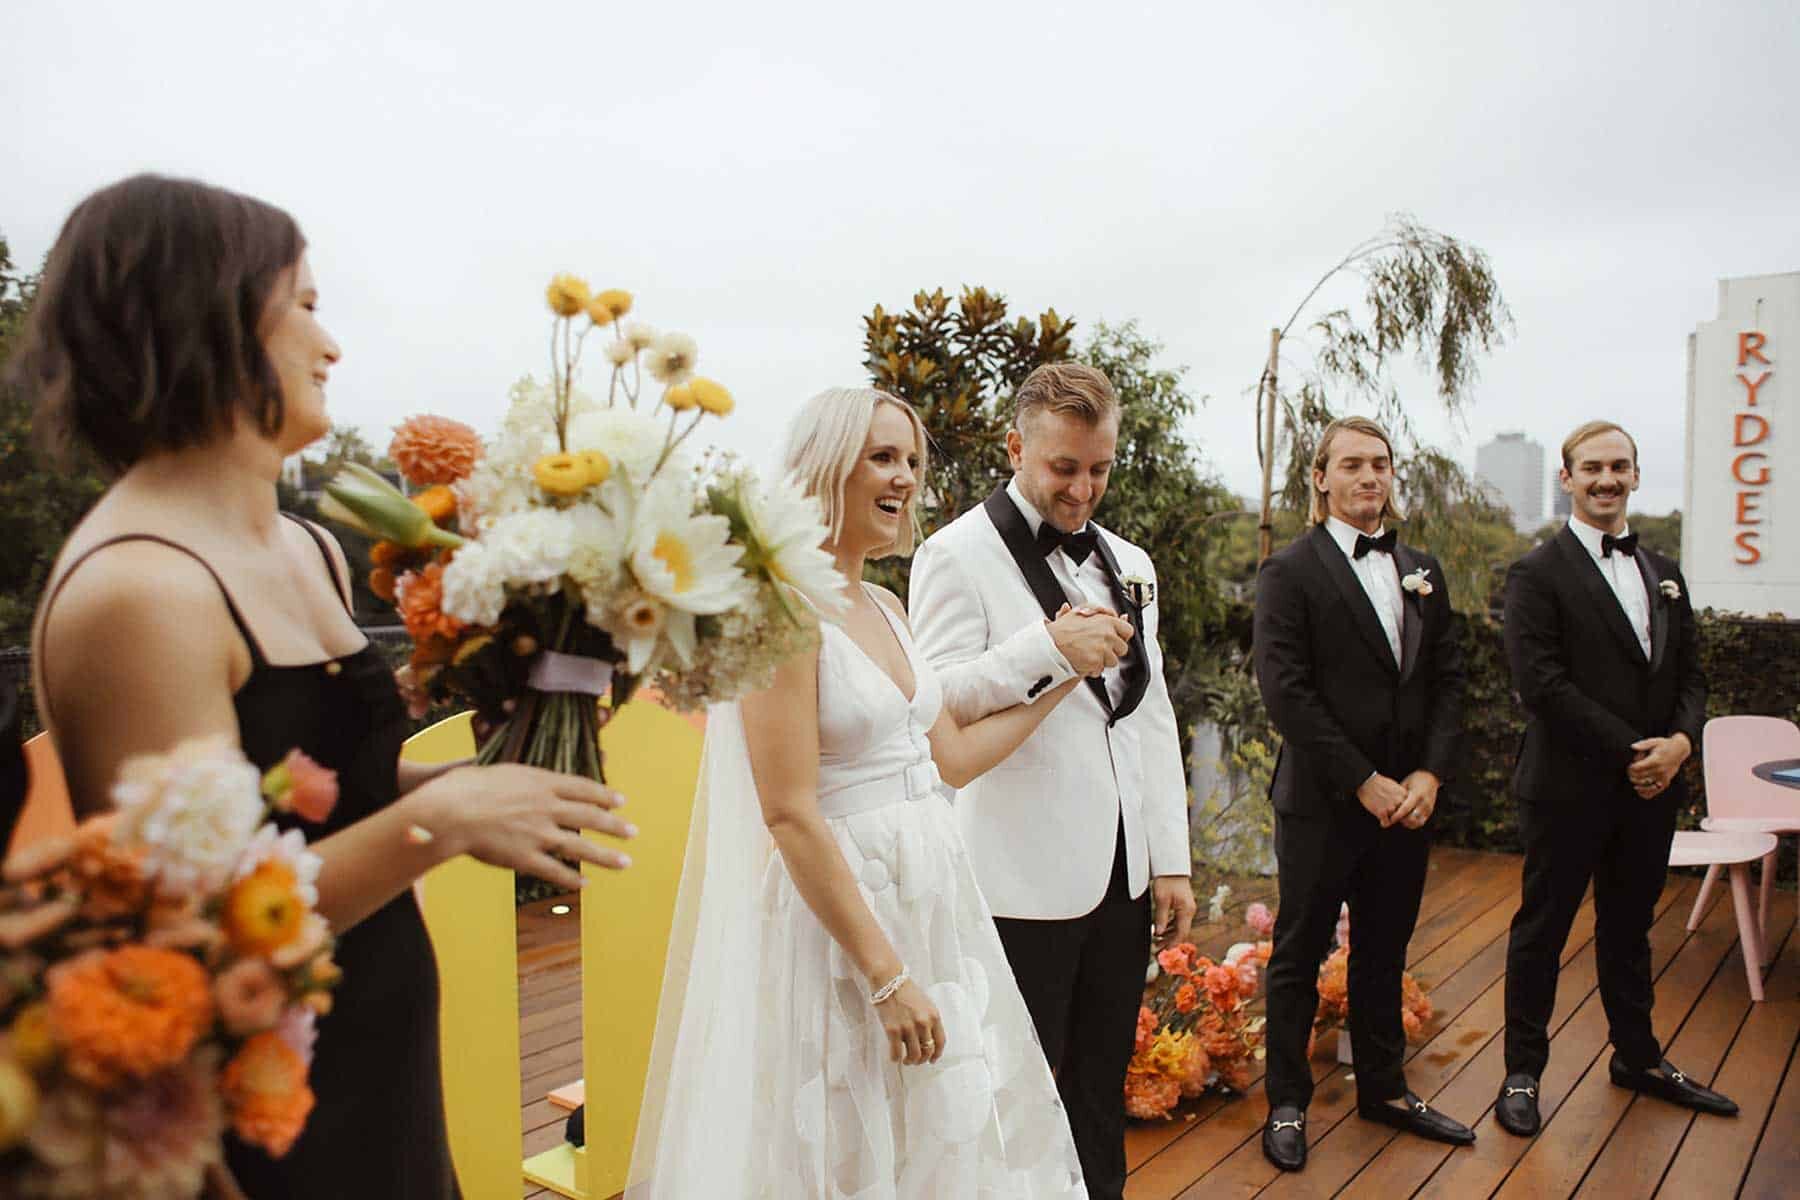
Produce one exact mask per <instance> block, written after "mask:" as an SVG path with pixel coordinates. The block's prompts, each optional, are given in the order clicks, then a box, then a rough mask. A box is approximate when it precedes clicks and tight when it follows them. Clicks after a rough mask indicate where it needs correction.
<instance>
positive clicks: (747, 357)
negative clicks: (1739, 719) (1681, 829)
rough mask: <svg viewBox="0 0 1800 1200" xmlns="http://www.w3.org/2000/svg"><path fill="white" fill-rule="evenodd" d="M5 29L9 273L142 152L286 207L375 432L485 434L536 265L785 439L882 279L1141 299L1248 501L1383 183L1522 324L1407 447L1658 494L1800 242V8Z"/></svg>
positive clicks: (519, 368) (204, 18)
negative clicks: (1723, 280) (1289, 323)
mask: <svg viewBox="0 0 1800 1200" xmlns="http://www.w3.org/2000/svg"><path fill="white" fill-rule="evenodd" d="M4 28H5V48H4V50H3V51H0V55H3V56H4V60H5V61H4V66H3V67H0V114H3V120H0V233H3V234H4V235H5V236H6V237H7V238H8V239H9V240H10V241H11V243H12V247H13V251H14V257H15V259H16V260H17V261H18V262H20V263H21V264H23V265H26V266H28V267H35V266H36V264H37V263H38V262H39V260H40V259H41V257H42V255H43V254H44V252H45V251H46V250H47V249H48V247H49V244H50V241H51V239H52V238H54V236H55V234H56V230H57V228H58V226H59V225H60V223H61V221H62V220H63V218H64V217H65V216H66V214H67V213H68V210H69V209H70V208H71V207H72V206H73V205H74V204H75V203H76V202H77V201H78V200H79V199H80V198H81V197H82V196H83V195H85V194H86V193H88V192H89V191H91V190H93V189H94V188H95V187H98V186H100V185H102V184H105V183H107V182H110V181H112V180H114V179H117V178H119V177H120V176H122V175H125V174H128V173H130V172H133V171H138V170H146V169H150V170H159V171H165V172H173V173H181V174H191V175H195V176H199V177H201V178H204V179H207V180H209V181H211V182H214V183H218V184H222V185H225V186H228V187H232V188H236V189H239V190H243V191H248V192H251V193H253V194H255V195H258V196H261V197H263V198H265V199H268V200H271V201H273V202H275V203H277V204H280V205H281V206H283V207H285V208H287V209H288V210H289V211H291V212H292V213H293V214H294V215H295V216H296V217H297V218H298V219H299V221H300V223H301V225H302V227H303V228H304V229H305V231H306V234H307V236H308V239H309V241H310V242H311V246H312V249H311V255H312V262H313V266H314V269H315V271H316V273H317V275H318V278H319V281H320V287H321V290H322V293H323V296H322V316H323V318H324V319H325V321H326V323H327V325H328V327H329V328H330V329H331V330H332V331H333V333H334V334H335V335H336V337H337V339H338V341H339V342H340V343H341V344H342V346H343V348H344V352H345V356H344V360H343V362H342V363H341V364H340V366H339V367H338V369H337V370H336V371H335V372H334V374H333V377H332V383H331V390H330V400H331V404H332V406H333V410H334V415H335V417H336V418H337V419H338V420H341V421H349V422H353V423H356V424H359V425H362V426H365V427H366V428H367V429H368V431H369V432H370V434H371V436H372V437H374V438H375V439H377V444H385V439H386V430H387V428H388V427H390V426H391V425H392V424H393V423H394V422H395V421H397V420H399V419H400V418H401V417H403V416H405V415H407V414H409V413H412V412H418V411H435V412H440V413H444V414H446V415H450V416H455V417H458V418H461V419H463V420H467V421H470V422H472V423H474V424H476V425H477V426H478V427H480V428H482V429H484V430H486V429H489V428H491V427H492V425H493V424H494V422H495V421H496V420H497V418H498V414H499V411H500V407H501V405H502V403H503V399H504V394H505V390H506V387H507V385H508V384H509V383H510V382H511V381H512V380H513V379H515V378H516V377H518V376H519V375H520V374H522V373H525V372H528V371H534V370H535V371H539V372H540V373H541V372H542V370H543V360H544V356H545V352H544V348H543V347H544V341H545V337H544V333H545V319H546V313H545V311H544V308H543V302H542V293H543V285H544V283H545V282H546V281H547V279H548V277H549V276H550V274H551V273H552V272H554V271H556V270H564V269H566V270H575V271H578V272H580V273H583V274H585V275H586V276H588V277H589V278H590V279H591V280H592V281H593V283H594V284H595V286H597V287H602V286H617V287H625V288H628V289H631V290H632V291H634V292H635V293H636V294H637V296H638V298H639V311H640V314H641V315H642V316H643V317H644V319H646V320H648V321H649V322H651V323H652V324H655V325H658V326H659V327H664V328H677V329H682V330H685V331H687V332H689V333H691V334H693V335H694V336H695V337H696V338H697V339H698V341H699V343H700V348H701V368H702V371H703V373H706V374H709V375H712V376H714V377H716V378H718V379H720V380H721V381H723V382H725V383H726V384H727V385H728V386H730V387H731V388H732V389H733V390H734V391H735V392H736V394H737V396H738V399H739V404H740V408H739V414H738V415H737V416H734V417H733V418H731V420H730V421H729V422H727V423H726V424H724V425H722V426H719V427H717V430H716V432H717V433H718V435H719V436H718V439H717V440H718V441H720V442H721V443H723V444H726V445H729V446H732V447H734V448H737V449H740V450H746V451H751V452H755V453H758V454H759V455H760V454H762V453H764V452H766V451H767V449H768V447H769V446H770V444H771V443H772V442H773V441H774V440H775V439H776V438H778V436H779V431H780V429H781V427H782V425H783V423H784V422H785V421H786V419H787V417H788V416H789V414H790V413H791V412H792V411H793V410H794V409H795V408H796V407H797V406H798V404H799V402H800V401H801V400H803V399H804V398H805V397H806V396H808V395H810V394H811V393H813V392H814V391H816V390H818V389H819V388H821V387H824V386H828V385H832V384H844V383H857V382H861V381H862V379H863V375H862V371H861V367H860V363H861V357H862V355H861V321H860V318H861V316H862V314H864V313H865V312H867V311H868V310H869V308H870V307H871V306H872V305H874V304H875V303H877V302H880V303H882V304H885V305H886V306H887V307H888V308H890V309H893V308H897V307H901V306H903V305H904V304H905V302H906V301H907V299H908V298H909V297H910V296H911V295H912V293H913V292H914V291H915V290H916V289H918V288H921V287H924V288H930V287H936V286H941V287H944V288H946V289H947V290H950V289H955V288H956V287H958V286H960V285H963V284H982V285H986V286H988V287H990V288H993V289H996V290H999V291H1000V292H1002V293H1003V294H1004V295H1005V296H1006V298H1007V299H1008V301H1009V302H1010V303H1011V304H1012V306H1013V309H1014V311H1015V312H1024V313H1027V314H1036V313H1037V312H1038V311H1040V310H1041V309H1043V308H1045V307H1048V306H1052V305H1053V306H1055V308H1056V309H1057V311H1058V312H1060V313H1064V314H1073V315H1074V316H1075V317H1076V318H1077V320H1078V321H1080V322H1081V323H1082V325H1083V326H1086V327H1091V325H1092V323H1093V322H1094V321H1095V320H1097V319H1104V320H1107V321H1122V320H1126V319H1136V320H1137V321H1138V322H1139V323H1140V325H1141V327H1142V329H1143V331H1144V332H1145V333H1147V334H1149V335H1151V336H1153V337H1155V338H1157V339H1158V340H1160V341H1162V342H1163V343H1164V344H1165V345H1166V347H1167V349H1166V355H1165V361H1166V362H1167V363H1169V364H1172V365H1185V366H1186V367H1187V368H1188V376H1187V381H1188V384H1189V388H1190V391H1191V392H1192V393H1194V394H1195V395H1199V396H1205V397H1206V398H1207V399H1206V406H1205V409H1204V411H1203V413H1202V414H1201V415H1200V416H1199V417H1197V418H1196V419H1195V420H1194V422H1193V425H1192V433H1193V436H1194V440H1195V442H1196V444H1197V445H1198V446H1199V448H1200V449H1201V451H1202V453H1203V454H1204V455H1205V457H1206V458H1207V460H1208V461H1209V462H1210V463H1211V464H1212V466H1213V467H1214V468H1215V469H1216V470H1217V471H1218V472H1219V473H1220V474H1221V475H1222V477H1223V478H1224V479H1225V480H1226V482H1227V483H1229V484H1230V485H1231V486H1233V487H1234V488H1236V489H1238V490H1239V491H1241V492H1245V493H1248V492H1249V491H1250V490H1251V489H1252V488H1253V487H1254V486H1255V482H1256V479H1257V473H1256V468H1255V465H1254V464H1255V458H1254V444H1253V442H1252V440H1251V433H1250V430H1251V418H1250V408H1249V405H1250V399H1249V397H1248V394H1247V391H1248V387H1249V385H1251V384H1253V383H1254V381H1255V379H1256V376H1257V372H1258V370H1259V368H1260V366H1261V361H1262V358H1263V355H1264V354H1265V352H1266V348H1267V337H1268V329H1269V327H1270V326H1271V325H1272V324H1276V323H1278V322H1279V321H1281V320H1284V319H1285V318H1286V316H1287V315H1288V313H1289V312H1290V311H1291V310H1292V308H1293V306H1294V305H1295V304H1296V303H1297V302H1298V301H1299V299H1300V297H1301V296H1303V295H1304V294H1305V292H1306V290H1307V289H1308V288H1309V287H1310V286H1311V284H1312V282H1313V281H1314V279H1315V278H1316V277H1317V276H1318V275H1319V274H1320V273H1321V272H1322V271H1323V270H1324V269H1325V268H1326V267H1328V266H1329V265H1330V264H1331V263H1332V262H1334V261H1336V259H1337V258H1339V257H1340V256H1341V255H1342V254H1343V253H1344V252H1345V251H1346V250H1347V249H1348V248H1349V247H1350V246H1352V245H1354V244H1355V243H1356V242H1358V241H1359V240H1361V239H1362V238H1364V237H1366V236H1368V235H1370V234H1371V233H1374V232H1376V231H1377V230H1379V229H1380V228H1381V226H1382V224H1383V222H1384V220H1385V219H1386V216H1387V214H1389V213H1391V212H1395V211H1402V210H1403V211H1407V212H1410V213H1412V214H1414V215H1416V216H1417V217H1418V218H1419V219H1420V220H1421V221H1423V222H1424V223H1426V224H1428V225H1430V226H1432V227H1434V228H1436V229H1439V230H1441V231H1443V232H1446V233H1449V234H1451V235H1453V236H1456V237H1459V238H1462V239H1465V240H1467V241H1470V242H1472V243H1474V244H1475V245H1478V246H1480V247H1481V248H1483V249H1484V250H1486V251H1487V252H1488V254H1489V255H1490V256H1491V257H1492V259H1493V263H1494V267H1495V270H1496V273H1497V275H1498V277H1499V280H1500V283H1501V286H1502V288H1503V290H1504V292H1505V295H1506V298H1507V300H1508V301H1509V302H1510V304H1511V307H1512V309H1513V312H1514V314H1515V316H1516V319H1517V329H1516V332H1515V334H1514V336H1513V338H1512V339H1511V341H1510V343H1509V345H1507V346H1506V347H1505V348H1503V349H1502V350H1500V351H1499V352H1498V353H1497V354H1496V355H1494V356H1493V357H1492V358H1491V359H1489V360H1488V361H1487V362H1485V363H1484V364H1483V373H1482V380H1481V383H1480V385H1479V388H1478V392H1477V396H1476V401H1475V405H1474V408H1473V409H1472V411H1471V413H1470V414H1469V418H1468V421H1467V424H1466V426H1464V427H1461V428H1456V427H1452V426H1451V425H1450V424H1449V423H1448V422H1445V421H1443V420H1441V419H1440V418H1438V417H1437V416H1436V415H1435V410H1436V406H1437V402H1436V400H1435V397H1434V396H1433V395H1432V393H1431V391H1430V388H1429V387H1428V386H1425V385H1422V384H1420V383H1418V382H1417V381H1416V380H1409V381H1407V386H1406V392H1405V394H1406V395H1407V397H1408V399H1409V400H1410V401H1412V402H1413V411H1414V413H1415V415H1416V417H1417V418H1418V419H1419V421H1420V424H1421V425H1422V427H1423V428H1424V430H1425V431H1426V432H1428V433H1430V434H1433V435H1434V436H1436V437H1438V438H1440V439H1442V440H1444V441H1445V442H1448V443H1450V444H1452V445H1454V446H1455V447H1456V448H1457V450H1458V451H1459V452H1460V454H1461V455H1462V457H1463V458H1464V460H1465V461H1466V462H1469V463H1472V462H1473V457H1474V447H1475V445H1476V444H1478V443H1480V442H1482V441H1485V440H1487V439H1488V438H1489V437H1490V436H1491V435H1492V434H1493V433H1495V432H1496V431H1500V430H1511V429H1523V430H1525V431H1527V432H1528V433H1529V434H1531V435H1532V436H1534V437H1535V438H1537V439H1538V440H1539V441H1541V442H1543V443H1544V444H1545V445H1546V447H1548V448H1549V449H1550V452H1551V453H1552V454H1554V451H1555V446H1556V445H1557V443H1558V442H1560V440H1561V438H1562V436H1563V434H1564V433H1565V432H1566V431H1567V429H1568V428H1569V427H1571V426H1572V425H1573V424H1574V423H1575V422H1577V421H1578V420H1580V419H1585V418H1589V417H1600V416H1604V417H1610V418H1613V419H1617V420H1620V421H1622V422H1623V423H1625V424H1626V425H1627V426H1628V427H1629V428H1630V429H1631V430H1632V431H1633V432H1634V433H1636V434H1637V435H1638V438H1639V441H1640V442H1641V444H1642V452H1643V453H1642V457H1643V464H1644V471H1645V483H1644V489H1643V492H1642V493H1641V494H1640V497H1639V507H1640V508H1641V509H1642V510H1643V511H1652V512H1661V511H1666V510H1667V509H1669V508H1672V507H1675V506H1677V505H1678V504H1679V503H1680V495H1681V457H1682V443H1683V426H1684V420H1685V395H1684V388H1685V382H1684V380H1685V369H1686V368H1685V365H1686V337H1687V335H1688V334H1689V333H1690V332H1691V331H1692V330H1693V328H1694V326H1695V325H1696V323H1698V322H1700V321H1702V320H1707V319H1711V318H1712V317H1713V316H1715V315H1716V293H1717V287H1716V281H1717V279H1718V278H1719V277H1721V276H1730V275H1744V274H1764V273H1771V272H1777V271H1791V270H1800V221H1796V219H1795V215H1794V214H1795V204H1796V197H1800V72H1796V70H1795V64H1796V61H1797V60H1800V5H1797V4H1796V3H1794V0H1763V2H1754V3H1753V2H1748V0H1745V2H1728V0H1712V2H1710V3H1691V4H1665V3H1642V2H1612V0H1608V2H1604V3H1596V2H1588V0H1582V2H1579V3H1570V2H1568V0H1564V2H1562V3H1554V4H1529V5H1520V4H1500V5H1480V6H1473V5H1462V4H1446V3H1443V2H1442V0H1437V2H1433V3H1412V2H1407V3H1394V2H1382V3H1375V2H1374V0H1365V2H1363V3H1358V4H1330V5H1327V4H1304V3H1288V4H1282V5H1278V6H1277V5H1256V4H1231V5H1224V4H1217V3H1210V2H1204V0H1193V2H1189V3H1183V4H1166V5H1165V4H1129V3H1117V4H1114V5H1110V6H1109V5H1102V4H1097V3H1087V4H1080V5H1075V4H1068V5H1060V4H1053V3H1031V4H1022V3H1021V4H989V3H982V2H980V0H960V2H958V3H938V2H936V0H914V2H912V3H907V4H895V5H885V6H870V5H856V4H851V3H847V2H843V0H840V2H838V3H832V4H808V5H800V4H789V3H781V2H780V0H777V2H776V3H773V4H764V5H747V4H729V5H705V6H701V5H682V4H674V3H663V4H644V5H639V6H628V5H618V4H600V3H585V4H577V3H562V4H553V5H550V4H538V3H530V2H525V0H514V2H512V3H493V2H492V0H488V2H484V3H481V4H471V3H467V2H466V0H433V2H432V3H423V2H418V0H404V2H401V0H388V2H385V3H381V4H378V5H377V4H368V3H345V2H341V0H321V2H315V3H310V4H294V3H289V4H281V5H271V4H263V3H258V2H256V0H237V2H235V3H216V4H198V3H193V2H191V0H158V2H157V3H151V4H146V3H143V2H142V0H132V2H130V3H125V2H120V0H82V2H81V3H34V4H18V5H11V6H9V11H8V13H7V16H6V18H5V22H4ZM1288 360H1289V361H1288V366H1287V367H1285V368H1284V369H1285V370H1288V371H1290V372H1298V371H1299V370H1301V369H1302V368H1303V367H1304V366H1305V364H1306V362H1307V353H1306V349H1305V347H1304V346H1303V345H1294V346H1291V347H1290V348H1289V353H1288ZM1103 516H1104V515H1103Z"/></svg>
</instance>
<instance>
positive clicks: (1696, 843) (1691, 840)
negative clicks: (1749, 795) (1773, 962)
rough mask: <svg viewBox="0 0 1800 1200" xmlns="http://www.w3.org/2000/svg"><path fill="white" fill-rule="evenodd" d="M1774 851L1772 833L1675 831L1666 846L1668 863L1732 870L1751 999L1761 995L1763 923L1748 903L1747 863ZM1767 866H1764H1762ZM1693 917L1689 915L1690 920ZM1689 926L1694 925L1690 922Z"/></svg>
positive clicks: (1734, 904) (1733, 903)
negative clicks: (1671, 839)
mask: <svg viewBox="0 0 1800 1200" xmlns="http://www.w3.org/2000/svg"><path fill="white" fill-rule="evenodd" d="M1774 853H1775V835H1774V834H1772V833H1702V832H1699V831H1696V830H1688V831H1684V832H1682V833H1678V834H1676V835H1675V844H1674V845H1673V846H1670V847H1669V865H1670V866H1671V867H1706V868H1707V872H1706V873H1707V876H1708V878H1710V877H1711V876H1712V874H1713V872H1715V871H1717V870H1718V869H1719V868H1720V867H1724V868H1725V869H1726V870H1728V871H1730V872H1731V906H1732V907H1733V908H1734V909H1736V910H1737V927H1738V945H1739V946H1740V947H1742V949H1743V951H1744V974H1745V975H1746V976H1747V977H1748V978H1749V980H1750V999H1752V1000H1756V1001H1761V1000H1762V998H1763V985H1762V964H1763V961H1764V960H1763V935H1762V926H1761V925H1760V924H1759V923H1758V922H1757V920H1756V910H1755V908H1753V907H1752V906H1751V904H1750V864H1751V863H1752V862H1754V861H1756V860H1757V859H1759V858H1762V859H1765V861H1766V858H1767V856H1769V855H1773V854H1774ZM1767 869H1768V868H1767V867H1766V866H1765V867H1764V870H1765V871H1766V870H1767ZM1691 920H1692V919H1691V918H1690V921H1691ZM1688 928H1689V929H1692V928H1693V925H1692V924H1691V923H1690V924H1689V925H1688Z"/></svg>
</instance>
